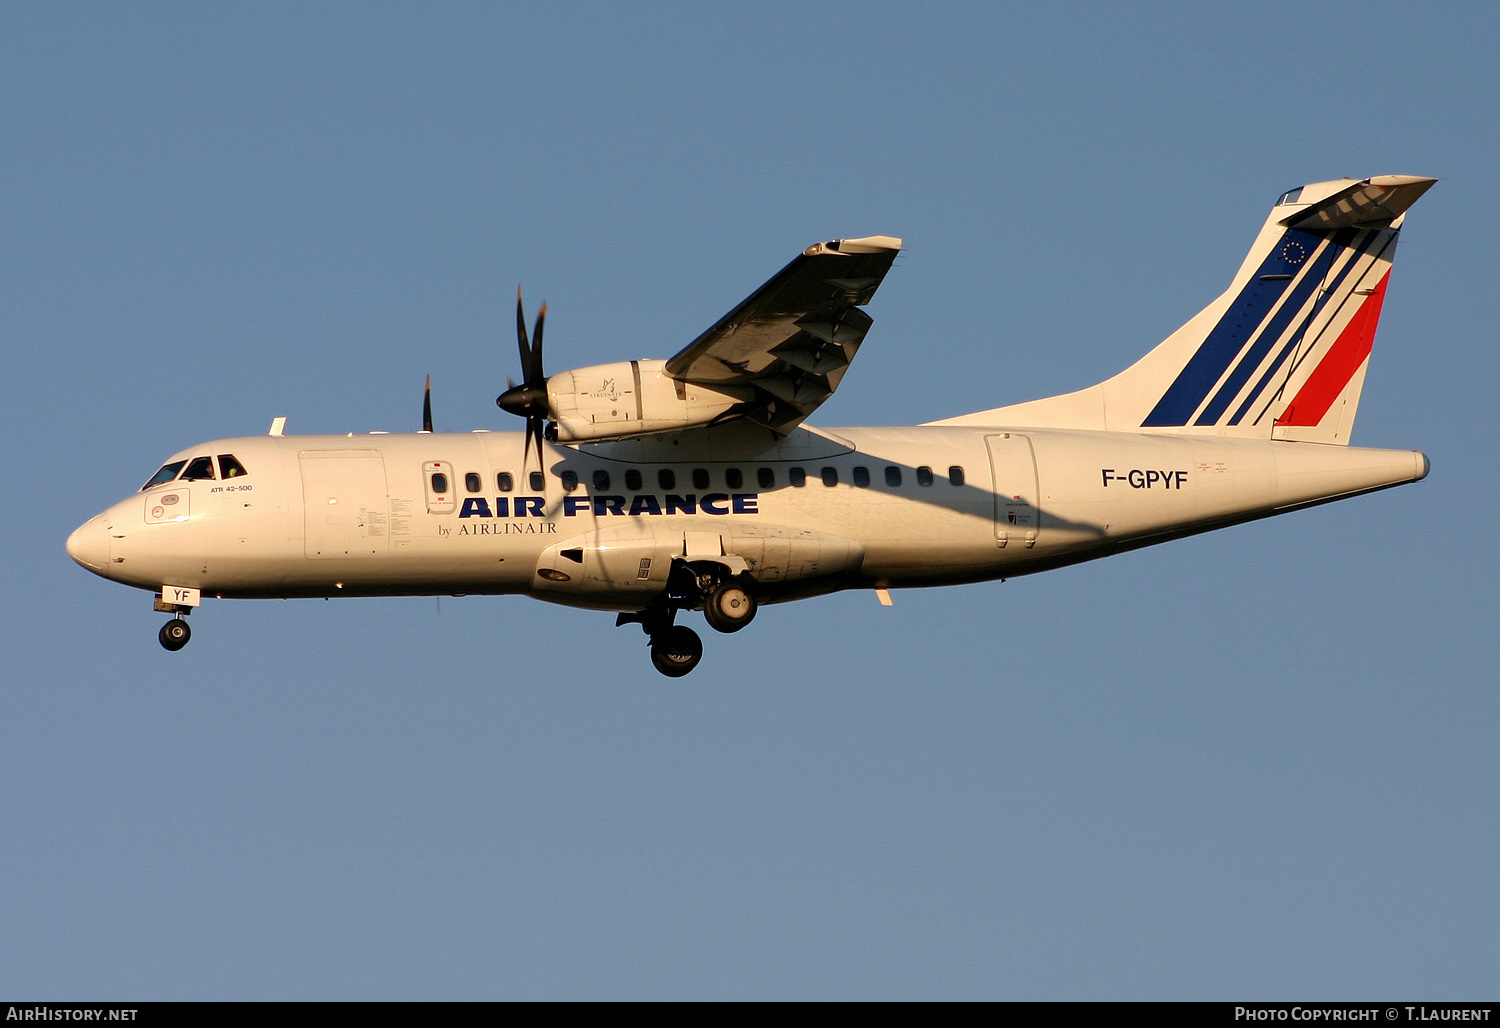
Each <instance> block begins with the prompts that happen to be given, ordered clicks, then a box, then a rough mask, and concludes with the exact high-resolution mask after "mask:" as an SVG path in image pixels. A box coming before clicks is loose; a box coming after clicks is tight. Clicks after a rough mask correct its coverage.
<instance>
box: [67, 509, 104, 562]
mask: <svg viewBox="0 0 1500 1028" xmlns="http://www.w3.org/2000/svg"><path fill="white" fill-rule="evenodd" d="M68 556H69V557H72V558H73V559H74V560H76V561H77V562H78V563H80V564H82V565H83V566H84V567H86V568H88V569H89V570H90V571H101V572H102V571H103V570H104V569H105V568H106V567H107V566H108V565H109V530H108V529H107V528H105V527H104V519H103V517H97V518H91V519H89V520H88V521H85V522H84V523H83V524H81V525H79V526H78V528H77V529H75V530H74V532H73V534H72V535H70V536H68Z"/></svg>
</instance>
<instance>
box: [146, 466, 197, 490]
mask: <svg viewBox="0 0 1500 1028" xmlns="http://www.w3.org/2000/svg"><path fill="white" fill-rule="evenodd" d="M186 463H187V461H185V460H176V461H173V462H172V463H170V464H163V465H162V466H161V470H160V471H158V472H157V473H156V474H154V475H152V476H151V480H150V481H149V482H147V483H146V484H145V485H143V486H141V488H142V489H150V488H151V487H152V486H153V485H161V484H162V483H163V482H170V481H172V479H174V478H176V477H177V472H179V471H181V470H182V466H183V465H184V464H186Z"/></svg>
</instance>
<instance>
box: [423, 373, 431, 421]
mask: <svg viewBox="0 0 1500 1028" xmlns="http://www.w3.org/2000/svg"><path fill="white" fill-rule="evenodd" d="M422 431H424V432H431V431H432V376H431V375H428V376H427V388H426V389H424V390H423V391H422Z"/></svg>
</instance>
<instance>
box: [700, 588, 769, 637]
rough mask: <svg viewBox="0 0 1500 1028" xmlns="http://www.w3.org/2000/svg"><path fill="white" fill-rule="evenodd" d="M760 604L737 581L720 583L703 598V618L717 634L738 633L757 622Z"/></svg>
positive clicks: (753, 595)
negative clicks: (756, 616)
mask: <svg viewBox="0 0 1500 1028" xmlns="http://www.w3.org/2000/svg"><path fill="white" fill-rule="evenodd" d="M759 608H760V604H758V603H756V602H755V594H754V593H752V592H751V591H750V590H749V589H747V588H746V587H745V586H744V585H743V584H742V583H741V582H740V581H738V580H737V579H730V580H729V581H727V582H720V583H719V584H718V585H716V586H714V587H713V588H712V589H710V590H709V592H708V595H707V596H705V597H704V598H703V618H704V620H706V621H707V622H708V627H710V628H712V629H713V630H714V631H716V632H738V631H739V630H740V629H741V628H744V627H745V626H746V625H748V624H749V623H750V622H752V621H754V620H755V612H756V611H757V610H758V609H759Z"/></svg>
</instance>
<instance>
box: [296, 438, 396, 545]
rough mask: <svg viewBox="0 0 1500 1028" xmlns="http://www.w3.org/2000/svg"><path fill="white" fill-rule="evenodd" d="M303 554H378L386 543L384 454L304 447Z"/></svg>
mask: <svg viewBox="0 0 1500 1028" xmlns="http://www.w3.org/2000/svg"><path fill="white" fill-rule="evenodd" d="M299 458H300V463H301V465H302V516H303V533H304V535H303V552H304V553H305V554H306V555H307V556H308V557H310V558H313V559H315V560H316V559H328V558H333V557H378V556H381V555H383V554H384V553H385V552H386V551H387V549H388V547H389V543H390V500H389V498H388V497H387V495H386V488H385V458H384V457H382V456H381V455H380V453H378V452H376V451H373V450H304V451H303V452H302V453H301V454H300V455H299Z"/></svg>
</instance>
